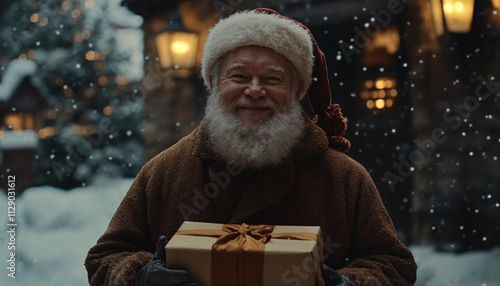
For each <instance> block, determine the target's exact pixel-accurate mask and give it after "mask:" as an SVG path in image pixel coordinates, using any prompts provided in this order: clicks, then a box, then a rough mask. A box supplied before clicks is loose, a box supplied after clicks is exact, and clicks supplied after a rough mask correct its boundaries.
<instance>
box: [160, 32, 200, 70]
mask: <svg viewBox="0 0 500 286" xmlns="http://www.w3.org/2000/svg"><path fill="white" fill-rule="evenodd" d="M155 40H156V48H157V50H158V57H159V58H160V64H161V66H162V68H165V69H191V68H193V67H194V65H195V63H196V54H197V47H198V35H197V34H195V33H188V32H163V33H160V34H158V35H157V36H156V38H155Z"/></svg>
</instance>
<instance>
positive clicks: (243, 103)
mask: <svg viewBox="0 0 500 286" xmlns="http://www.w3.org/2000/svg"><path fill="white" fill-rule="evenodd" d="M231 105H232V106H233V107H239V108H270V109H273V110H274V109H276V103H274V101H273V100H272V99H270V98H268V97H267V98H262V99H252V98H250V97H247V96H242V97H240V98H238V99H236V100H234V101H233V102H232V104H231Z"/></svg>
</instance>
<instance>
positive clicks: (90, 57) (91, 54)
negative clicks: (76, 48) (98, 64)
mask: <svg viewBox="0 0 500 286" xmlns="http://www.w3.org/2000/svg"><path fill="white" fill-rule="evenodd" d="M98 57H99V56H98V54H97V53H96V52H94V51H88V52H87V53H86V54H85V59H87V60H88V61H95V60H96V59H97V58H98Z"/></svg>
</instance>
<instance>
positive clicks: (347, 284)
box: [321, 264, 356, 286]
mask: <svg viewBox="0 0 500 286" xmlns="http://www.w3.org/2000/svg"><path fill="white" fill-rule="evenodd" d="M321 272H322V273H323V279H325V286H356V285H355V284H354V283H353V282H352V281H351V280H350V279H349V278H347V277H345V276H344V275H340V274H339V273H338V272H337V271H335V270H333V269H332V268H330V267H329V266H328V265H326V264H323V266H322V269H321Z"/></svg>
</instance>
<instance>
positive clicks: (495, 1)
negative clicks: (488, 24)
mask: <svg viewBox="0 0 500 286" xmlns="http://www.w3.org/2000/svg"><path fill="white" fill-rule="evenodd" d="M491 4H492V5H493V8H495V10H500V0H491Z"/></svg>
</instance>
